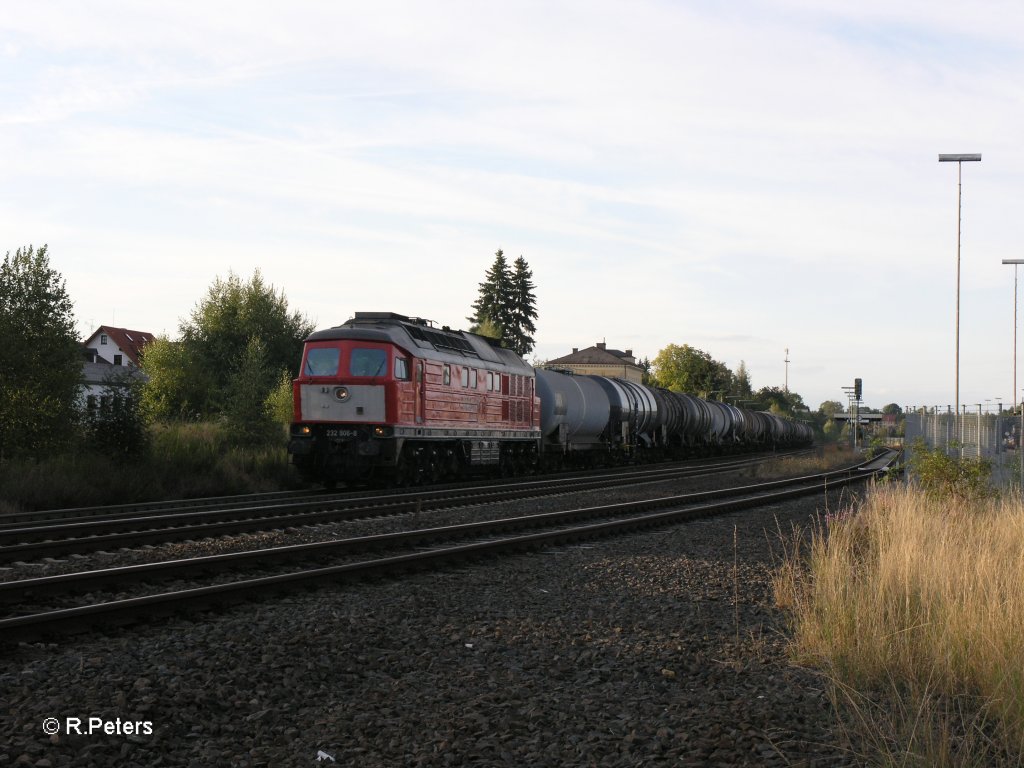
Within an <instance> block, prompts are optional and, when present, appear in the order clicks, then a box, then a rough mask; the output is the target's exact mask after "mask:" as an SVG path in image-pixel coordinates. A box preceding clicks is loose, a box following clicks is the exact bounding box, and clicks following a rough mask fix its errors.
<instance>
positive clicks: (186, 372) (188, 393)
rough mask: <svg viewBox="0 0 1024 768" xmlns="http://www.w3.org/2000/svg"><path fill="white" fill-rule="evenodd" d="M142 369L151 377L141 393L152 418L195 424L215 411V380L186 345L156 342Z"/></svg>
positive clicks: (161, 338) (148, 347) (164, 340)
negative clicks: (213, 405)
mask: <svg viewBox="0 0 1024 768" xmlns="http://www.w3.org/2000/svg"><path fill="white" fill-rule="evenodd" d="M142 370H143V372H144V373H145V374H146V376H148V377H149V381H147V382H146V384H145V386H144V387H143V388H142V394H141V403H142V412H143V413H144V414H145V415H146V417H147V418H148V419H150V420H152V421H191V420H194V419H198V418H199V417H200V416H201V415H203V414H206V413H208V412H209V411H210V410H211V408H210V402H211V399H212V395H213V390H214V382H213V377H212V375H210V372H209V371H208V370H206V369H205V368H203V367H202V366H201V365H199V362H198V360H197V358H196V356H195V355H194V354H192V350H191V348H190V347H189V346H188V345H186V344H185V343H184V342H181V341H171V340H170V339H168V338H167V337H166V336H158V337H157V338H155V339H153V341H151V342H150V343H149V344H147V345H146V351H145V354H144V355H143V356H142Z"/></svg>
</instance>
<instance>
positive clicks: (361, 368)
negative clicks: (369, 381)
mask: <svg viewBox="0 0 1024 768" xmlns="http://www.w3.org/2000/svg"><path fill="white" fill-rule="evenodd" d="M387 364H388V357H387V354H386V353H385V352H384V350H383V349H353V350H352V357H351V359H350V360H349V364H348V372H349V374H351V375H352V376H380V375H381V374H383V373H385V372H386V371H387Z"/></svg>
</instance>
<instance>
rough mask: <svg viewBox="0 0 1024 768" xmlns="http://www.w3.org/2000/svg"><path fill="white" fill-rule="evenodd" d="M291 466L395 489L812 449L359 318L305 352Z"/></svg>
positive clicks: (691, 403) (749, 419)
mask: <svg viewBox="0 0 1024 768" xmlns="http://www.w3.org/2000/svg"><path fill="white" fill-rule="evenodd" d="M292 386H293V406H294V421H293V423H292V426H291V437H290V440H289V444H288V452H289V453H290V454H291V457H292V463H293V464H294V465H295V466H296V467H297V468H298V470H299V472H300V473H301V474H302V475H303V476H304V477H305V478H307V479H309V480H312V481H317V482H322V483H325V484H328V485H330V484H333V483H335V482H337V481H339V480H345V481H364V480H370V479H372V480H375V481H380V482H385V483H390V482H393V483H395V484H399V485H404V484H409V483H420V482H436V481H438V480H441V479H443V478H449V477H459V476H462V475H466V474H469V473H471V472H473V471H481V470H487V469H490V470H496V471H500V472H501V473H503V474H517V473H522V472H528V471H531V470H533V469H535V468H538V467H544V468H557V467H561V466H565V465H572V466H575V465H588V464H611V463H618V462H623V461H646V460H654V459H662V458H674V457H685V456H694V455H708V454H713V453H733V452H741V451H756V450H768V449H772V448H776V447H792V446H802V445H809V444H810V443H811V442H812V439H813V434H812V432H811V430H810V427H808V426H807V425H806V424H801V423H799V422H793V421H788V420H786V419H781V418H779V417H777V416H774V415H772V414H770V413H763V412H755V411H748V410H745V409H742V408H737V407H735V406H732V405H729V404H727V403H720V402H715V401H709V400H702V399H701V398H698V397H694V396H692V395H686V394H682V393H679V392H671V391H669V390H667V389H661V388H657V387H648V386H644V385H641V384H636V383H634V382H629V381H626V380H624V379H618V378H611V377H606V376H589V375H572V374H570V373H569V372H560V371H553V370H544V369H534V368H533V367H532V366H530V365H528V364H527V363H526V362H524V361H523V360H522V359H521V358H520V357H519V356H518V355H516V354H515V352H513V351H511V350H508V349H504V348H502V347H500V346H498V345H497V344H496V343H495V342H493V341H492V340H490V339H487V338H485V337H483V336H478V335H476V334H473V333H469V332H466V331H454V330H452V329H450V328H448V327H441V328H437V327H434V326H433V325H432V324H431V323H430V322H429V321H426V320H423V319H420V318H412V317H406V316H404V315H399V314H395V313H392V312H357V313H356V314H355V316H354V317H353V318H352V319H351V320H349V321H348V322H346V323H344V324H342V325H340V326H337V327H335V328H328V329H326V330H322V331H317V332H316V333H313V334H312V335H310V336H309V338H307V339H306V343H305V347H304V349H303V353H302V361H301V364H300V369H299V375H298V377H297V378H296V379H295V380H294V381H293V385H292Z"/></svg>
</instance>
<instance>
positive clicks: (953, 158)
mask: <svg viewBox="0 0 1024 768" xmlns="http://www.w3.org/2000/svg"><path fill="white" fill-rule="evenodd" d="M980 161H981V155H980V154H952V155H939V162H940V163H956V380H955V383H954V395H953V398H954V400H955V403H954V410H953V413H955V414H957V417H959V415H960V211H961V196H962V195H961V192H962V185H961V181H960V180H961V175H962V171H963V165H964V163H969V162H980ZM1015 391H1016V390H1015Z"/></svg>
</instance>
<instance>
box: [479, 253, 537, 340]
mask: <svg viewBox="0 0 1024 768" xmlns="http://www.w3.org/2000/svg"><path fill="white" fill-rule="evenodd" d="M535 288H536V286H534V284H533V272H532V271H531V270H530V265H529V264H527V262H526V259H524V258H523V257H522V256H520V257H519V258H518V259H516V260H515V263H514V265H513V267H511V268H510V267H509V265H508V260H507V259H506V258H505V254H504V253H503V252H502V251H501V250H500V249H499V250H498V251H497V253H495V255H494V262H493V263H492V264H491V267H490V269H488V270H487V273H486V274H485V275H484V281H483V282H482V283H480V289H479V296H478V297H477V300H476V301H475V302H473V314H472V315H471V316H470V317H468V318H466V319H467V320H469V322H470V323H471V326H470V330H471V331H472V332H473V333H479V334H480V335H481V336H488V337H490V338H493V339H500V340H501V344H502V346H503V347H507V348H508V349H512V350H515V352H516V353H517V354H519V355H520V356H522V357H526V356H527V355H529V354H530V352H531V351H532V350H533V347H534V339H533V334H534V333H535V332H536V331H537V327H536V325H535V324H534V320H536V319H537V298H536V296H535V295H534V290H535Z"/></svg>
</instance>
